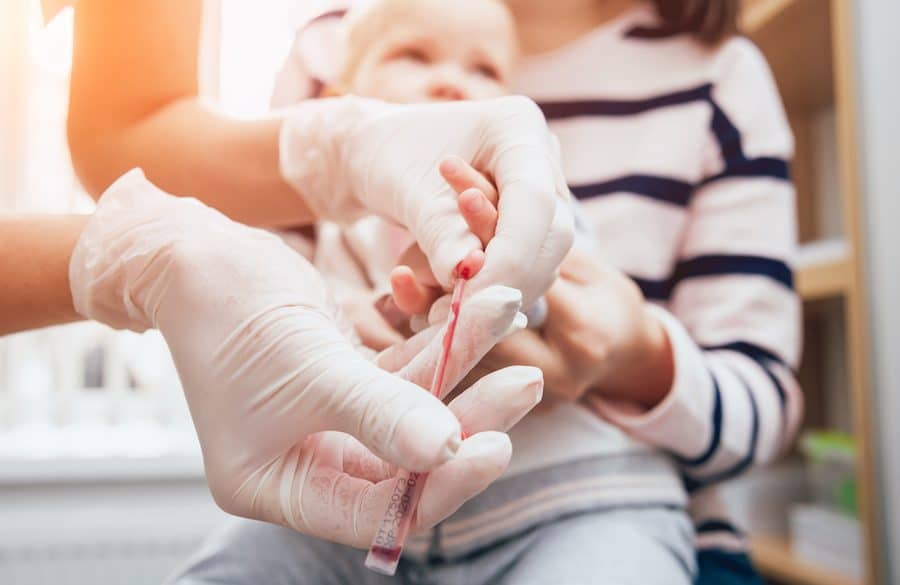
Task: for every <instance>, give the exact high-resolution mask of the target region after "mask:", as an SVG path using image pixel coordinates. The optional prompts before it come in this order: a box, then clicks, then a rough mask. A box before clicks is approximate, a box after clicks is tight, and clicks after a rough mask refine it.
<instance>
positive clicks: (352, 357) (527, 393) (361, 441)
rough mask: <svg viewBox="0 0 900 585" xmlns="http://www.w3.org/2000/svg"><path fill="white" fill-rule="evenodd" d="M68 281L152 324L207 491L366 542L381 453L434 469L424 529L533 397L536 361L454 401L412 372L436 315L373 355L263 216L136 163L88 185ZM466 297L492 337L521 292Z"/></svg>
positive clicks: (502, 462)
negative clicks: (160, 179)
mask: <svg viewBox="0 0 900 585" xmlns="http://www.w3.org/2000/svg"><path fill="white" fill-rule="evenodd" d="M70 282H71V287H72V294H73V299H74V303H75V307H76V309H77V310H78V311H79V313H80V314H82V315H84V316H86V317H89V318H93V319H97V320H99V321H102V322H104V323H107V324H109V325H111V326H113V327H118V328H128V329H132V330H136V331H141V330H144V329H146V328H150V327H156V328H158V329H159V330H160V331H161V332H162V334H163V336H164V337H165V339H166V342H167V343H168V345H169V348H170V350H171V352H172V356H173V358H174V360H175V364H176V367H177V368H178V372H179V375H180V377H181V380H182V385H183V387H184V390H185V393H186V396H187V401H188V405H189V406H190V410H191V415H192V417H193V420H194V424H195V426H196V428H197V433H198V436H199V438H200V443H201V446H202V449H203V458H204V465H205V468H206V475H207V480H208V482H209V485H210V489H211V491H212V494H213V496H214V497H215V499H216V501H217V502H218V504H219V505H220V506H221V507H222V508H223V509H225V510H226V511H228V512H231V513H233V514H238V515H242V516H247V517H252V518H256V519H261V520H266V521H270V522H275V523H278V524H283V525H287V526H291V527H293V528H295V529H297V530H300V531H302V532H306V533H309V534H312V535H314V536H318V537H321V538H327V539H331V540H335V541H338V542H343V543H347V544H351V545H355V546H363V547H365V546H368V545H369V543H370V542H371V539H372V536H373V535H374V532H375V528H376V525H377V523H378V522H379V520H380V515H381V514H382V512H383V510H384V509H385V508H386V505H387V499H388V498H389V497H390V493H391V491H392V489H393V483H392V481H391V480H390V477H391V475H392V472H393V471H394V468H392V467H390V464H396V465H400V466H402V467H404V468H406V469H410V470H414V471H431V473H432V478H433V479H432V480H430V481H429V482H428V484H427V488H426V491H425V493H424V494H423V499H422V502H421V507H420V509H419V517H418V524H417V527H418V528H423V527H426V526H429V525H433V524H434V523H436V522H438V521H440V520H441V519H443V518H444V517H446V516H447V515H449V514H451V513H452V512H453V511H455V510H456V508H458V507H459V506H460V505H461V504H462V503H463V502H464V501H465V500H466V499H468V498H470V497H471V496H473V495H474V494H476V493H478V492H479V491H481V490H482V489H484V487H486V486H487V485H488V484H489V483H490V482H491V481H493V480H494V479H496V478H497V477H499V475H500V474H501V473H502V472H503V470H504V469H505V468H506V465H507V463H508V461H509V457H510V453H511V447H510V444H509V439H508V437H507V436H506V435H505V434H503V433H502V432H495V431H496V430H500V431H502V430H505V428H506V427H507V426H508V425H509V424H511V423H512V422H515V421H516V420H517V419H518V418H520V417H521V416H523V415H524V414H525V413H526V412H527V411H528V410H529V409H530V408H531V407H532V406H533V405H534V404H535V403H536V402H537V401H538V400H539V398H540V393H541V388H542V378H541V373H540V370H537V369H535V368H521V367H515V368H507V369H506V370H503V371H500V372H497V373H496V374H494V375H492V376H491V377H487V378H485V379H483V380H482V381H480V382H479V383H478V384H477V385H475V387H473V388H472V389H471V391H469V392H466V393H464V394H463V395H461V396H460V397H459V398H457V399H456V401H455V402H454V403H452V404H451V405H450V407H449V408H448V407H447V406H445V405H444V404H442V403H441V402H440V401H439V400H438V399H437V398H435V397H433V396H431V395H430V394H429V393H428V392H427V391H425V390H423V389H422V388H421V387H420V386H417V385H415V384H414V383H413V382H410V381H409V380H416V381H418V380H421V379H424V377H425V372H424V370H423V368H428V367H430V366H431V365H432V364H433V362H434V360H435V359H436V358H435V355H436V350H437V346H438V345H439V343H437V340H438V339H439V337H440V335H439V330H434V331H431V332H430V334H431V337H430V338H427V337H425V336H422V337H418V338H414V340H411V341H409V342H406V343H405V344H403V345H402V346H399V347H397V348H395V349H394V350H391V351H389V352H388V353H386V354H384V356H383V357H382V358H381V359H382V361H383V362H384V365H385V366H387V367H390V368H391V369H393V370H400V371H399V372H398V373H397V374H390V373H388V372H387V371H385V370H383V369H380V368H379V367H378V366H377V365H376V364H375V363H372V362H370V361H367V360H365V359H363V357H362V356H361V355H360V354H359V353H357V352H356V351H355V349H354V347H353V346H352V345H351V344H350V343H349V341H348V340H347V338H346V337H345V336H344V335H343V334H342V333H341V331H340V330H339V328H338V326H337V324H336V320H335V319H336V316H335V310H334V307H333V304H332V302H331V301H330V297H329V295H328V292H327V290H326V288H325V286H324V285H323V283H322V281H321V279H320V278H319V275H318V273H317V272H316V271H315V270H314V269H313V268H312V266H311V265H310V264H309V263H308V262H307V261H306V260H305V259H303V258H302V257H301V256H299V255H298V254H296V253H295V252H293V251H292V250H290V249H289V248H288V247H287V246H286V245H284V244H283V243H282V242H281V240H280V239H279V238H277V237H276V236H274V235H272V234H270V233H268V232H265V231H262V230H257V229H252V228H249V227H246V226H243V225H240V224H237V223H234V222H232V221H231V220H229V219H227V218H226V217H225V216H223V215H222V214H220V213H218V212H216V211H214V210H212V209H209V208H207V207H205V206H203V205H202V204H200V203H199V202H197V201H196V200H192V199H179V198H174V197H170V196H168V195H166V194H164V193H162V192H161V191H159V190H158V189H157V188H156V187H154V186H153V185H151V184H150V183H149V182H148V181H147V180H146V179H145V178H144V176H143V174H142V173H140V171H132V172H130V173H128V174H127V175H126V176H124V177H122V178H121V179H119V180H118V181H117V182H116V183H115V184H113V185H112V186H111V187H110V188H109V189H108V190H107V192H106V193H105V194H104V195H103V197H102V198H101V199H100V202H99V204H98V208H97V211H96V213H95V215H94V217H93V218H92V219H91V220H90V222H89V223H88V225H87V227H86V228H85V230H84V232H83V233H82V235H81V238H80V239H79V242H78V244H77V245H76V247H75V250H74V252H73V254H72V259H71V264H70ZM473 299H474V300H473V301H472V302H473V303H474V307H475V309H474V310H473V311H472V312H471V315H472V317H473V318H475V317H477V318H478V319H481V320H482V321H485V325H486V326H488V328H489V329H490V331H494V332H495V334H494V335H493V342H496V341H497V340H499V338H500V337H502V336H503V334H504V333H505V332H506V331H508V330H510V329H515V323H516V319H517V314H518V308H519V305H520V301H521V298H520V295H519V293H518V292H517V291H515V290H512V289H507V288H503V287H490V288H488V289H485V290H484V291H483V292H482V293H480V294H479V295H477V296H473ZM478 307H481V308H480V309H479V308H478ZM488 337H490V336H487V335H482V336H479V339H480V340H479V341H478V346H477V347H475V348H473V349H472V350H471V351H470V352H468V353H466V354H464V355H465V356H466V358H467V364H466V368H468V367H471V366H473V365H474V363H475V361H477V360H480V359H481V357H482V356H483V355H484V354H485V353H486V352H487V351H488V350H489V349H490V348H489V347H488V346H489V345H493V342H492V341H491V340H490V339H487V338H488ZM415 344H420V345H419V346H418V349H421V351H414V350H415V349H416V347H415ZM423 346H424V349H422V347H423ZM407 358H408V359H407ZM417 364H418V366H417ZM466 368H462V369H466ZM459 370H460V371H461V369H459ZM462 373H464V372H462ZM453 376H454V377H455V379H458V378H459V377H460V376H461V374H460V372H459V371H457V372H455V373H454V374H453ZM453 383H454V384H455V383H456V382H455V381H453ZM484 403H487V404H488V405H489V408H475V406H478V405H479V404H484ZM457 419H458V420H457ZM461 426H462V429H464V430H465V431H466V432H467V434H469V435H470V436H469V438H467V439H466V440H464V441H460V435H461Z"/></svg>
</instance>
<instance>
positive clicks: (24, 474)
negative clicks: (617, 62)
mask: <svg viewBox="0 0 900 585" xmlns="http://www.w3.org/2000/svg"><path fill="white" fill-rule="evenodd" d="M326 5H327V2H326V0H321V1H314V0H305V1H300V0H269V1H267V2H265V3H250V2H243V1H240V0H207V2H206V3H205V23H204V35H203V40H202V45H203V46H202V50H201V84H202V87H203V91H204V93H205V94H206V95H207V97H208V98H209V99H210V100H213V101H214V102H216V103H217V104H218V106H219V107H221V108H222V109H224V110H226V111H228V112H230V113H232V114H234V115H236V116H250V115H256V114H259V113H262V112H264V111H265V110H266V109H267V104H268V98H269V95H270V93H271V89H272V83H273V80H274V76H275V73H276V71H277V69H278V67H279V65H280V63H281V61H282V60H283V58H284V56H285V55H286V53H287V51H288V48H289V47H290V44H291V41H292V38H293V33H294V31H295V30H296V28H297V26H299V25H300V24H302V23H303V22H304V20H305V19H307V18H308V17H309V16H310V15H312V14H315V13H317V12H319V11H321V10H323V9H324V8H326V7H327V6H326ZM898 22H900V3H898V2H896V1H882V2H879V1H878V0H865V1H863V0H855V1H853V0H745V5H744V15H743V26H744V30H745V33H746V34H747V35H748V36H750V37H751V38H752V39H753V40H754V41H755V42H757V43H758V44H759V45H760V47H761V48H762V49H763V51H764V53H765V54H766V56H767V58H768V59H769V61H770V64H771V65H772V68H773V70H774V72H775V75H776V78H777V80H778V83H779V86H780V89H781V91H782V95H783V97H784V100H785V103H786V106H787V109H788V112H789V116H790V119H791V124H792V126H793V128H794V132H795V135H796V138H797V147H798V149H797V150H798V151H797V158H796V161H795V164H794V178H795V181H796V183H797V187H798V206H797V214H798V223H799V226H800V237H801V242H802V244H803V245H802V248H801V253H800V257H799V260H798V265H797V271H798V272H797V286H798V289H799V292H800V294H801V296H802V297H803V299H804V303H805V308H806V310H805V333H806V335H805V339H806V347H805V351H804V358H803V365H802V367H801V372H800V377H801V382H802V384H803V387H804V390H805V393H806V400H807V418H806V423H805V429H806V430H805V432H804V433H803V434H802V435H801V437H800V439H799V440H798V442H797V446H796V448H795V449H794V450H793V452H792V453H791V454H790V455H789V456H788V457H787V458H786V459H785V460H784V461H783V462H781V463H779V464H777V465H775V466H773V467H772V468H769V469H766V470H761V471H758V472H754V473H752V474H751V475H750V476H748V477H747V478H745V479H741V480H739V481H737V482H735V483H734V484H733V485H731V486H730V487H729V488H728V490H727V497H728V501H729V505H730V506H731V507H732V508H733V509H734V510H736V511H737V512H738V515H739V519H740V520H742V521H743V525H744V527H745V528H746V529H747V530H748V533H749V535H750V541H751V545H752V549H753V555H754V558H755V560H756V562H757V564H758V565H759V566H760V568H761V570H762V571H763V572H764V573H765V575H766V576H767V578H768V579H770V580H771V582H772V583H786V584H797V585H814V584H815V585H822V584H825V585H855V584H863V583H873V584H874V583H892V582H900V560H898V559H900V425H898V424H897V422H896V421H895V418H896V417H898V416H900V383H898V380H900V360H898V359H896V358H894V356H893V350H894V347H895V345H896V342H897V341H898V340H900V336H898V334H897V330H898V328H900V309H898V307H897V302H898V300H900V275H898V272H900V271H898V267H897V264H898V261H897V260H896V254H897V251H898V250H900V235H898V230H897V229H896V227H895V224H896V223H897V222H898V220H900V203H898V200H900V196H898V194H897V191H898V187H900V164H898V159H897V155H896V154H895V153H896V152H897V151H898V149H900V114H898V111H897V109H896V108H897V104H900V79H898V75H897V70H898V66H897V63H898V62H900V40H898V39H897V38H896V33H895V32H894V27H895V26H896V24H897V23H898ZM71 40H72V14H71V10H64V11H62V12H61V13H60V14H58V15H57V16H56V17H55V18H54V19H53V20H52V21H51V22H50V23H49V25H47V26H44V21H43V18H42V14H41V9H40V5H39V2H38V0H3V1H2V2H0V68H2V69H0V212H3V213H6V212H89V211H90V210H91V209H92V205H93V204H92V201H91V200H90V198H89V197H87V196H86V195H85V194H84V193H83V192H82V191H81V190H80V188H79V186H78V183H77V181H76V179H75V177H74V174H73V172H72V169H71V164H70V162H69V158H68V152H67V148H66V144H65V112H66V96H67V85H68V75H69V68H70V61H71ZM2 278H3V276H2V275H0V283H2ZM222 518H223V515H222V514H221V513H220V512H218V511H217V509H216V508H215V506H214V505H213V503H212V501H211V498H210V497H209V495H208V493H207V491H206V487H205V483H204V482H203V476H202V462H201V459H200V454H199V447H198V445H197V441H196V437H195V435H194V431H193V429H192V427H191V425H190V418H189V416H188V413H187V409H186V406H185V404H184V400H183V397H182V395H181V390H180V388H179V385H178V380H177V376H176V374H175V372H174V368H173V367H172V365H171V362H170V360H169V358H168V353H167V351H166V349H165V347H164V345H163V344H162V342H161V340H160V339H159V337H158V336H157V335H156V334H155V333H153V332H150V333H147V334H144V335H136V334H131V333H122V332H114V331H111V330H109V329H106V328H104V327H101V326H98V325H96V324H75V325H69V326H65V327H58V328H51V329H46V330H42V331H37V332H31V333H26V334H20V335H14V336H10V337H6V338H0V583H3V584H11V583H14V584H20V583H22V584H25V583H27V584H29V585H30V584H42V583H54V584H57V585H64V584H69V583H72V584H74V583H92V584H100V585H103V584H106V583H121V582H128V583H159V582H160V581H161V580H162V579H163V578H164V576H165V575H166V574H167V573H169V572H170V571H171V570H172V569H173V568H174V567H175V566H176V565H177V563H179V562H180V561H181V560H183V559H184V557H185V556H186V555H187V554H189V553H190V551H191V550H192V549H193V548H195V547H196V546H197V544H198V543H199V542H200V540H201V539H202V538H203V536H204V535H206V534H207V533H208V532H209V531H210V530H211V529H212V527H214V526H215V525H216V524H217V523H219V522H221V520H222ZM895 553H896V554H895Z"/></svg>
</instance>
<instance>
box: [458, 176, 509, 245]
mask: <svg viewBox="0 0 900 585" xmlns="http://www.w3.org/2000/svg"><path fill="white" fill-rule="evenodd" d="M458 203H459V211H460V213H462V216H463V219H465V220H466V223H467V224H469V229H470V230H472V233H473V234H475V235H476V236H478V239H479V240H481V243H482V244H483V245H487V243H488V242H490V241H491V238H493V237H494V232H495V231H497V218H498V217H499V216H498V215H497V208H496V207H494V206H493V205H491V202H490V201H489V200H488V198H487V197H486V196H485V194H484V193H482V191H481V190H480V189H475V188H472V189H466V190H465V191H463V192H462V193H461V194H460V196H459V200H458Z"/></svg>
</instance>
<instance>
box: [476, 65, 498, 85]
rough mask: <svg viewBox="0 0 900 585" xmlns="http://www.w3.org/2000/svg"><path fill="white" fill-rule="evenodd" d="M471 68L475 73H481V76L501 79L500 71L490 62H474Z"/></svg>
mask: <svg viewBox="0 0 900 585" xmlns="http://www.w3.org/2000/svg"><path fill="white" fill-rule="evenodd" d="M472 70H473V71H475V73H477V74H478V75H481V76H482V77H486V78H488V79H491V80H493V81H500V80H501V75H500V71H499V70H498V69H497V68H496V67H494V66H493V65H491V64H490V63H479V64H476V65H474V66H473V67H472Z"/></svg>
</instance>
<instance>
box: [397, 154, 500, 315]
mask: <svg viewBox="0 0 900 585" xmlns="http://www.w3.org/2000/svg"><path fill="white" fill-rule="evenodd" d="M440 172H441V176H442V177H443V178H444V180H445V181H447V184H449V185H450V187H452V188H453V190H454V191H455V192H456V195H457V205H458V207H459V210H460V213H461V214H462V216H463V218H464V219H465V220H466V223H468V225H469V229H470V230H472V233H474V234H475V235H476V236H477V237H478V238H479V239H480V240H481V243H482V246H486V245H487V243H488V242H489V241H490V240H491V238H493V237H494V232H495V231H496V229H497V218H498V214H497V203H498V201H499V195H498V193H497V189H496V188H495V187H494V185H493V183H492V182H491V181H490V179H489V178H488V177H486V176H484V175H482V174H481V173H480V172H478V171H477V170H475V169H474V168H472V167H471V166H470V165H469V164H468V163H467V162H465V161H464V160H462V159H461V158H458V157H448V158H446V159H444V160H443V161H442V162H441V165H440ZM483 261H484V255H483V254H480V255H479V254H477V253H475V254H472V255H470V256H469V257H468V258H466V259H465V260H464V261H463V262H464V263H466V264H467V265H468V268H469V272H470V274H473V275H474V274H475V273H477V272H478V270H479V269H480V268H481V264H482V263H483ZM391 289H392V291H393V295H394V301H395V302H396V305H397V307H398V308H399V309H400V310H401V311H403V312H405V313H407V314H409V315H423V314H425V313H427V312H428V308H429V307H430V306H431V304H432V303H433V302H434V301H435V300H436V299H437V298H438V297H440V296H441V295H442V294H443V291H442V290H441V289H440V287H439V286H438V284H437V280H436V279H435V278H434V276H433V275H432V274H431V270H430V269H429V267H428V261H427V259H426V258H425V255H424V254H423V253H422V251H421V250H419V248H418V246H411V247H410V248H409V249H408V250H407V251H406V252H404V254H403V255H402V256H401V257H400V262H399V265H398V266H397V267H396V268H394V270H393V271H392V272H391Z"/></svg>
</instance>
